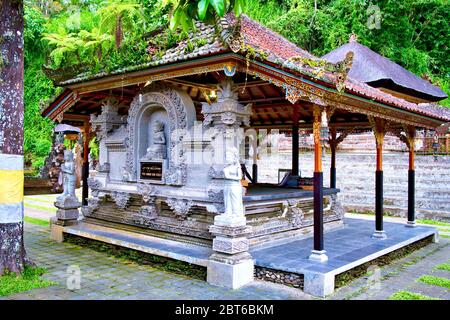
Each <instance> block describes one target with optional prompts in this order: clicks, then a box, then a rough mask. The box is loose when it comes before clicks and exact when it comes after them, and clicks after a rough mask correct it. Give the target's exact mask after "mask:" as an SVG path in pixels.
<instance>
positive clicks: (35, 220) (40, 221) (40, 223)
mask: <svg viewBox="0 0 450 320" xmlns="http://www.w3.org/2000/svg"><path fill="white" fill-rule="evenodd" d="M23 221H25V222H28V223H31V224H36V225H38V226H45V227H48V226H49V225H50V222H49V221H48V220H43V219H38V218H33V217H28V216H25V217H23Z"/></svg>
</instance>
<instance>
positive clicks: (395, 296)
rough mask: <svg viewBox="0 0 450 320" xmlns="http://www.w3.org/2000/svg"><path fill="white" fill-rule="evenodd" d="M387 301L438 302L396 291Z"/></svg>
mask: <svg viewBox="0 0 450 320" xmlns="http://www.w3.org/2000/svg"><path fill="white" fill-rule="evenodd" d="M389 300H440V299H436V298H433V297H429V296H425V295H423V294H420V293H415V292H410V291H398V292H396V293H394V294H393V295H392V296H390V297H389Z"/></svg>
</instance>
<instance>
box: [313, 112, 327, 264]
mask: <svg viewBox="0 0 450 320" xmlns="http://www.w3.org/2000/svg"><path fill="white" fill-rule="evenodd" d="M313 108H314V109H313V116H314V122H313V134H314V246H313V250H312V252H311V255H310V256H309V259H311V260H314V261H319V262H324V261H327V260H328V257H327V255H326V251H325V250H324V240H323V171H322V146H321V143H320V123H321V121H320V120H321V111H322V110H321V108H320V107H319V106H317V105H314V106H313Z"/></svg>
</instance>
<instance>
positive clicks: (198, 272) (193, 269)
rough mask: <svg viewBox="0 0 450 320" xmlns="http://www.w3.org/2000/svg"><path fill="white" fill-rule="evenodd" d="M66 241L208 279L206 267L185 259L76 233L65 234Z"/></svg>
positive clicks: (123, 258)
mask: <svg viewBox="0 0 450 320" xmlns="http://www.w3.org/2000/svg"><path fill="white" fill-rule="evenodd" d="M64 241H65V242H67V243H72V244H75V245H79V246H82V247H88V248H91V249H93V250H95V251H99V252H104V253H106V254H107V255H109V256H113V257H115V258H118V259H121V260H125V262H126V260H128V261H132V262H136V263H138V264H141V265H149V266H151V267H154V268H155V269H159V270H163V271H168V272H171V273H175V274H181V275H185V276H189V277H192V278H195V279H200V280H206V268H205V267H202V266H198V265H195V264H190V263H187V262H184V261H179V260H175V259H170V258H166V257H160V256H157V255H153V254H150V253H146V252H141V251H137V250H134V249H129V248H124V247H121V246H116V245H113V244H110V243H104V242H101V241H97V240H92V239H86V238H82V237H78V236H75V235H70V234H65V235H64Z"/></svg>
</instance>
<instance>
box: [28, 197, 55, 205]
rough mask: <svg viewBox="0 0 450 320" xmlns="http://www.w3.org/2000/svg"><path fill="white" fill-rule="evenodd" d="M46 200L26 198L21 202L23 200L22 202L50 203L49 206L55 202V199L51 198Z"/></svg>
mask: <svg viewBox="0 0 450 320" xmlns="http://www.w3.org/2000/svg"><path fill="white" fill-rule="evenodd" d="M47 199H48V200H45V199H41V198H32V197H29V196H26V197H24V199H23V200H24V202H27V201H31V202H42V203H50V204H53V202H55V200H56V198H55V197H53V199H52V198H47Z"/></svg>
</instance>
